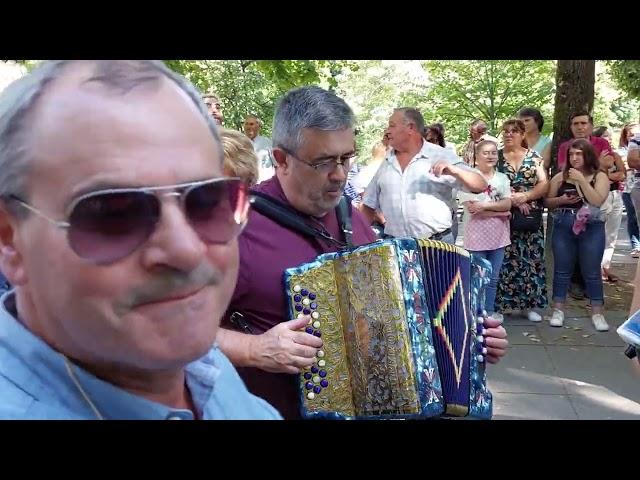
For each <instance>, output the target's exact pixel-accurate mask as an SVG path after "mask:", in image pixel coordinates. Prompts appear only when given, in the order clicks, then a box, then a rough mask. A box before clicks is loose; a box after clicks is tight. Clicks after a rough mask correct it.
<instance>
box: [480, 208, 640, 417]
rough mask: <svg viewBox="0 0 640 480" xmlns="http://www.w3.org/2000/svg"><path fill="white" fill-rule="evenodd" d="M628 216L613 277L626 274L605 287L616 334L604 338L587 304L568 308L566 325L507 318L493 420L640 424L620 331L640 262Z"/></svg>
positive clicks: (635, 380) (635, 383)
mask: <svg viewBox="0 0 640 480" xmlns="http://www.w3.org/2000/svg"><path fill="white" fill-rule="evenodd" d="M629 252H630V246H629V241H628V237H627V233H626V217H623V219H622V226H621V229H620V235H619V237H618V243H617V247H616V252H615V256H614V259H613V262H614V264H613V268H612V272H614V273H615V274H616V275H619V276H620V277H621V280H620V281H619V282H618V283H616V284H606V285H605V298H606V300H605V302H606V305H607V310H606V311H605V316H606V318H607V321H608V322H609V325H610V326H611V330H610V331H609V332H606V333H598V332H596V330H595V329H594V328H593V326H592V325H591V320H590V316H589V311H588V309H587V308H586V306H585V305H586V302H584V301H582V302H578V301H575V300H574V301H572V302H571V303H570V304H569V305H568V309H567V315H566V317H565V326H564V327H563V328H553V327H550V326H549V323H548V317H549V315H550V313H549V312H545V313H546V315H545V319H544V320H543V322H542V323H537V324H536V323H532V322H530V321H528V320H527V319H526V318H523V317H514V316H507V317H506V318H505V327H506V329H507V331H508V333H509V342H510V347H509V351H508V353H507V356H506V357H505V358H504V359H503V360H502V362H500V364H498V365H490V366H489V372H488V376H489V388H490V390H491V391H492V392H493V395H494V419H558V420H560V419H567V420H569V419H570V420H578V419H579V420H583V419H585V420H586V419H635V420H640V375H638V374H637V373H636V372H635V371H634V370H633V369H632V366H631V364H630V362H629V360H628V359H627V358H626V357H625V356H624V353H623V352H624V349H625V345H624V343H623V342H622V341H621V340H620V338H619V337H618V335H617V334H616V333H615V329H616V328H617V327H618V326H619V325H620V324H621V323H622V321H623V320H624V319H626V317H627V316H628V312H629V304H630V301H631V294H632V292H633V284H632V282H633V276H634V274H635V269H636V262H637V259H634V258H631V256H630V255H629Z"/></svg>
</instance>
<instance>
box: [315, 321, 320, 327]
mask: <svg viewBox="0 0 640 480" xmlns="http://www.w3.org/2000/svg"><path fill="white" fill-rule="evenodd" d="M313 328H320V322H318V321H317V320H316V321H315V322H313Z"/></svg>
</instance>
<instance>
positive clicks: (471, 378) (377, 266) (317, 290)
mask: <svg viewBox="0 0 640 480" xmlns="http://www.w3.org/2000/svg"><path fill="white" fill-rule="evenodd" d="M490 268H491V267H490V264H489V263H488V262H486V261H484V260H482V259H474V258H472V257H471V256H470V255H469V253H468V252H467V251H465V250H463V249H460V248H457V247H454V246H452V245H448V244H446V243H442V242H436V241H431V240H416V239H412V238H404V239H390V240H381V241H378V242H375V243H372V244H368V245H364V246H361V247H357V248H355V249H352V250H349V251H343V252H338V253H331V254H325V255H321V256H319V257H317V258H316V259H315V260H314V261H313V262H310V263H306V264H303V265H300V266H299V267H295V268H291V269H287V270H286V271H285V274H284V283H285V290H286V294H287V297H288V300H289V302H288V307H289V311H288V312H287V316H288V317H300V316H303V315H308V316H310V320H309V324H308V325H307V327H306V331H307V333H309V334H311V335H316V336H318V337H321V338H322V340H323V347H322V348H321V350H319V351H318V354H317V357H316V361H315V363H314V365H313V366H312V367H310V368H308V369H306V370H305V371H304V372H303V374H302V375H301V376H300V391H301V399H302V414H303V416H304V417H307V418H344V419H349V418H421V417H422V418H429V417H437V416H441V415H448V416H471V417H474V418H480V419H488V418H491V414H492V397H491V394H490V392H489V391H488V389H487V388H486V374H485V363H484V355H485V354H486V350H485V347H484V339H483V338H482V336H481V335H479V332H478V329H479V326H480V328H481V324H480V323H479V322H482V321H483V316H482V314H481V313H482V306H483V303H484V288H485V287H486V284H487V283H488V279H489V277H490ZM480 333H481V332H480Z"/></svg>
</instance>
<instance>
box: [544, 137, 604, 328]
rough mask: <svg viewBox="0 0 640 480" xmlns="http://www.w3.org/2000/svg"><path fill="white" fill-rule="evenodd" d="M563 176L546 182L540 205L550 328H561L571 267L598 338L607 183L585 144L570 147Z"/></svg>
mask: <svg viewBox="0 0 640 480" xmlns="http://www.w3.org/2000/svg"><path fill="white" fill-rule="evenodd" d="M568 157H569V159H568V161H567V162H566V163H565V166H564V169H563V171H562V172H560V173H558V174H557V175H556V176H555V177H553V178H552V179H551V183H550V186H549V193H548V195H547V198H546V199H545V205H546V206H547V207H548V208H549V209H550V210H551V209H555V211H554V213H553V238H552V248H553V258H554V271H553V314H552V316H551V320H550V322H549V323H550V325H551V326H552V327H562V325H563V323H564V312H563V307H564V303H565V301H566V298H567V291H568V290H569V280H570V278H571V274H572V273H573V270H574V266H575V263H576V261H577V262H578V264H579V265H580V271H581V272H582V276H583V278H584V280H585V285H586V289H587V293H588V296H589V301H590V302H591V309H592V311H591V313H592V316H591V321H592V322H593V326H594V327H595V329H596V330H597V331H599V332H603V331H607V330H609V325H608V324H607V322H606V320H605V318H604V316H603V315H602V312H603V305H604V292H603V287H602V277H601V275H600V261H601V259H602V254H603V253H604V248H605V228H604V221H603V219H602V217H601V215H600V206H601V205H602V204H603V203H604V201H605V200H606V199H607V195H608V193H609V178H608V177H607V174H606V173H604V172H602V171H600V168H599V162H598V157H597V156H596V152H595V150H594V149H593V147H592V146H591V143H589V140H586V139H577V140H574V141H573V143H571V145H570V146H569V150H568Z"/></svg>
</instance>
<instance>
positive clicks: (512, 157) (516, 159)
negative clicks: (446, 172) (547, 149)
mask: <svg viewBox="0 0 640 480" xmlns="http://www.w3.org/2000/svg"><path fill="white" fill-rule="evenodd" d="M524 134H525V128H524V124H523V123H522V121H521V120H507V121H506V122H505V123H504V125H503V126H502V136H503V142H504V149H502V150H500V152H499V160H498V171H500V172H502V173H504V174H505V175H506V176H507V177H508V178H509V181H510V182H511V191H512V196H511V201H512V205H513V208H519V209H520V210H521V211H522V212H524V213H527V212H528V211H530V210H534V209H542V208H543V205H542V199H543V198H544V196H545V195H546V193H547V189H548V182H547V176H546V174H545V172H544V169H543V167H542V165H541V158H540V156H539V155H538V154H537V153H536V152H534V151H533V150H530V149H528V148H526V147H524V146H523V145H526V142H524ZM546 306H547V285H546V275H545V265H544V227H543V223H542V222H540V227H539V228H538V230H537V231H534V232H528V231H518V230H514V229H511V245H508V246H507V247H506V248H505V254H504V262H503V264H502V270H501V271H500V281H499V283H498V292H497V295H496V311H501V312H504V311H508V310H511V311H517V310H522V311H523V312H527V316H528V318H529V320H531V321H532V322H540V321H542V316H541V315H540V314H539V313H538V312H536V309H542V308H545V307H546Z"/></svg>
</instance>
